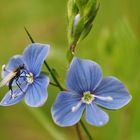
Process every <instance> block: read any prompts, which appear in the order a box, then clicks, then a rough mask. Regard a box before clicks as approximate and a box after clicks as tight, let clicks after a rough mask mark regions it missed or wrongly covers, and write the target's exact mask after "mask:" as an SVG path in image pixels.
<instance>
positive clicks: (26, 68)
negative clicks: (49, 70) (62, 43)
mask: <svg viewBox="0 0 140 140" xmlns="http://www.w3.org/2000/svg"><path fill="white" fill-rule="evenodd" d="M48 52H49V45H45V44H38V43H34V44H31V45H29V46H28V47H27V48H26V49H25V51H24V53H23V55H15V56H13V57H12V58H11V59H10V61H9V63H8V64H7V65H4V66H3V71H2V78H3V80H2V81H1V83H0V87H1V86H3V85H4V84H7V85H8V87H9V91H8V93H7V94H6V95H5V96H4V98H3V99H2V101H1V102H0V105H1V106H10V105H14V104H16V103H18V102H20V101H21V99H22V98H25V102H26V104H27V105H29V106H31V107H39V106H42V105H43V104H44V103H45V101H46V100H47V97H48V93H47V91H46V87H47V86H48V84H49V78H48V77H47V76H46V75H43V74H40V70H41V67H42V64H43V62H44V60H45V59H46V57H47V55H48Z"/></svg>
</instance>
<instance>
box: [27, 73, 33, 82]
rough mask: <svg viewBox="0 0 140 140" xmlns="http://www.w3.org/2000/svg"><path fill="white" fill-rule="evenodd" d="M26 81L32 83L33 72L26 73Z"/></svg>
mask: <svg viewBox="0 0 140 140" xmlns="http://www.w3.org/2000/svg"><path fill="white" fill-rule="evenodd" d="M26 81H27V82H28V83H29V84H32V83H33V81H34V77H33V74H32V73H31V72H29V73H28V74H26Z"/></svg>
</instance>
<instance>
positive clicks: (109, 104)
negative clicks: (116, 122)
mask: <svg viewBox="0 0 140 140" xmlns="http://www.w3.org/2000/svg"><path fill="white" fill-rule="evenodd" d="M95 95H98V96H103V97H111V98H112V100H110V101H107V100H100V99H98V98H96V100H95V102H96V103H97V104H98V105H100V106H102V107H105V108H107V109H119V108H121V107H123V106H124V105H126V104H127V103H128V102H129V101H130V100H131V96H130V95H129V93H128V90H127V89H126V88H125V86H124V85H123V84H122V82H121V81H120V80H118V79H117V78H115V77H111V76H110V77H106V78H104V79H103V80H102V82H101V83H100V85H99V86H98V87H97V89H96V90H95Z"/></svg>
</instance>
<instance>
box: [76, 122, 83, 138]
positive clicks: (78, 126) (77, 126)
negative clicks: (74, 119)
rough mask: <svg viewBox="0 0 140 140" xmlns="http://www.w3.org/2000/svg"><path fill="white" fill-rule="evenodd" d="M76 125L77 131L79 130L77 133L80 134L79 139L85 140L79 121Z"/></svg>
mask: <svg viewBox="0 0 140 140" xmlns="http://www.w3.org/2000/svg"><path fill="white" fill-rule="evenodd" d="M75 127H76V132H77V135H78V138H79V140H83V137H82V134H81V130H80V125H79V123H77V124H76V125H75Z"/></svg>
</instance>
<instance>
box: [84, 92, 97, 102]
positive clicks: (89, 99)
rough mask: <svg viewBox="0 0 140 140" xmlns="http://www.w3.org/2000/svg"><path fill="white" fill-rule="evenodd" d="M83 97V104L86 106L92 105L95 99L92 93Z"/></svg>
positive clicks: (87, 93) (86, 93)
mask: <svg viewBox="0 0 140 140" xmlns="http://www.w3.org/2000/svg"><path fill="white" fill-rule="evenodd" d="M83 95H84V96H83V97H82V102H83V103H86V104H90V103H92V101H93V100H94V99H95V97H94V95H92V94H91V93H90V91H87V92H84V93H83Z"/></svg>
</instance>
